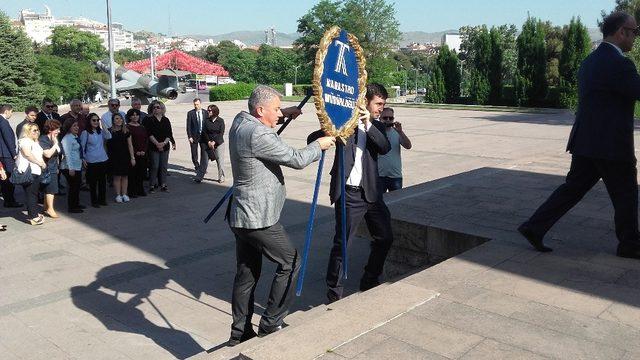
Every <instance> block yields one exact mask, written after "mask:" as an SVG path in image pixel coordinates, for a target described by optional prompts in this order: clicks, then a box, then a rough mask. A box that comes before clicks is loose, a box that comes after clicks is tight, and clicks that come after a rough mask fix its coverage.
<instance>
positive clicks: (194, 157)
mask: <svg viewBox="0 0 640 360" xmlns="http://www.w3.org/2000/svg"><path fill="white" fill-rule="evenodd" d="M189 146H190V147H191V162H192V163H193V166H194V167H195V168H196V172H197V171H198V169H199V168H200V161H199V160H200V157H199V156H198V149H199V148H200V144H198V139H193V143H189Z"/></svg>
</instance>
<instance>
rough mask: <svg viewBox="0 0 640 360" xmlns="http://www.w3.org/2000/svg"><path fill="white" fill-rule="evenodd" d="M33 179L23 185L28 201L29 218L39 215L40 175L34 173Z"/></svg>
mask: <svg viewBox="0 0 640 360" xmlns="http://www.w3.org/2000/svg"><path fill="white" fill-rule="evenodd" d="M32 178H33V180H32V181H31V183H30V184H28V185H22V188H23V189H24V195H25V198H26V203H27V214H28V215H29V219H34V218H36V217H38V214H40V211H38V194H39V192H40V175H32Z"/></svg>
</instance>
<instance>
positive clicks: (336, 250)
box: [326, 189, 393, 299]
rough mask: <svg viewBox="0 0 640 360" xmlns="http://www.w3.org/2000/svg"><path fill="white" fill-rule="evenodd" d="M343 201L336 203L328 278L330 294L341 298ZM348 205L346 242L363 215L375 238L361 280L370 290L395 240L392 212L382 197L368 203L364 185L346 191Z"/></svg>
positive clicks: (364, 288) (362, 284) (361, 285)
mask: <svg viewBox="0 0 640 360" xmlns="http://www.w3.org/2000/svg"><path fill="white" fill-rule="evenodd" d="M340 201H341V200H340V199H338V201H336V203H335V204H334V208H335V217H336V233H335V236H334V237H333V247H332V248H331V254H330V257H329V266H328V267H327V278H326V281H327V288H328V291H329V294H330V297H331V298H335V299H340V298H342V292H343V288H344V286H343V284H342V276H343V273H342V206H340ZM346 209H347V216H346V223H347V224H346V225H347V244H348V243H349V241H351V239H352V238H353V236H354V235H355V233H356V231H357V229H358V225H359V224H360V222H361V221H362V219H363V218H364V220H365V221H366V223H367V228H368V229H369V233H370V234H371V237H372V238H373V241H372V242H371V252H370V253H369V260H368V261H367V265H366V266H365V267H364V274H363V275H362V278H361V280H360V289H361V290H367V289H369V288H371V287H373V286H375V285H377V284H378V277H379V276H380V274H382V270H383V267H384V261H385V259H386V258H387V254H388V253H389V249H390V248H391V244H392V243H393V233H392V232H391V215H390V213H389V209H388V208H387V205H386V204H385V203H384V201H382V199H379V200H378V201H376V202H374V203H368V202H367V201H366V200H365V198H364V192H363V190H361V189H360V190H347V191H346ZM329 294H328V295H329Z"/></svg>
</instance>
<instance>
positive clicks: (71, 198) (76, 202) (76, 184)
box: [62, 169, 82, 210]
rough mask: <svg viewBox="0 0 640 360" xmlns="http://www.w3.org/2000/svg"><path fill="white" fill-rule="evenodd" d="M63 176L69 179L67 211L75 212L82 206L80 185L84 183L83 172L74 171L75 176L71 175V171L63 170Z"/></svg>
mask: <svg viewBox="0 0 640 360" xmlns="http://www.w3.org/2000/svg"><path fill="white" fill-rule="evenodd" d="M62 175H64V178H65V179H67V185H68V186H69V188H68V189H67V210H74V209H77V208H78V207H79V206H80V184H81V183H82V171H80V170H76V171H74V175H73V176H71V174H69V170H67V169H64V170H62Z"/></svg>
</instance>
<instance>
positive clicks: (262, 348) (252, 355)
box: [207, 282, 438, 360]
mask: <svg viewBox="0 0 640 360" xmlns="http://www.w3.org/2000/svg"><path fill="white" fill-rule="evenodd" d="M437 296H438V294H437V293H436V292H434V291H430V290H426V289H423V288H419V287H416V286H413V285H410V284H406V283H403V282H397V283H393V284H389V285H387V286H379V287H377V288H375V289H372V290H369V291H366V292H363V293H358V294H354V295H351V296H349V297H347V298H344V299H342V300H340V301H337V302H335V303H332V304H330V305H328V306H327V308H326V310H324V311H323V310H322V309H318V310H315V311H313V314H311V313H310V314H309V315H306V316H304V319H305V321H304V322H302V323H298V324H297V325H296V326H290V327H288V328H286V329H283V330H282V331H279V332H277V333H275V334H272V335H270V336H268V337H265V338H263V339H261V340H264V339H267V340H268V341H260V342H257V341H256V342H253V340H251V341H248V342H247V343H246V344H247V347H243V349H240V355H239V357H238V358H239V359H252V360H271V359H273V360H276V359H277V360H284V359H296V360H300V359H314V358H316V357H318V356H321V355H322V354H324V353H326V352H327V351H328V350H332V349H335V348H337V347H338V346H340V345H342V344H344V343H346V342H348V341H350V340H353V339H355V338H357V337H359V336H361V335H363V334H365V333H367V332H369V331H371V330H373V329H375V328H377V327H379V326H381V325H383V324H385V323H387V322H389V321H391V320H393V319H394V318H396V317H398V316H400V315H402V314H404V313H406V312H408V311H409V310H411V309H413V308H415V307H416V306H419V305H421V304H424V303H425V302H427V301H429V300H431V299H434V298H436V297H437ZM300 316H302V315H300ZM250 342H251V344H249V343H250ZM243 345H244V344H243ZM231 358H233V357H231ZM207 359H209V358H207Z"/></svg>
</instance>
